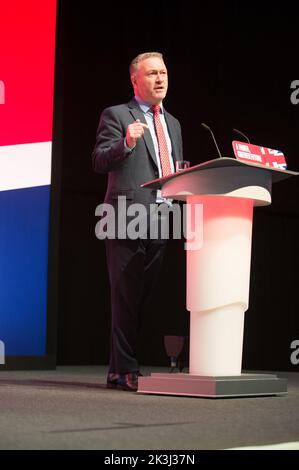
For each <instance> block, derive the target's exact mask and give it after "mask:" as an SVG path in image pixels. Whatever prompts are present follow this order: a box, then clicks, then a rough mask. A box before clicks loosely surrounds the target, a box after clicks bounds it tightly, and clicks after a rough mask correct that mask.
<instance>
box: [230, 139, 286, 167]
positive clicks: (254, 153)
mask: <svg viewBox="0 0 299 470" xmlns="http://www.w3.org/2000/svg"><path fill="white" fill-rule="evenodd" d="M232 144H233V149H234V153H235V157H236V158H237V159H238V160H242V161H244V162H246V163H248V162H251V163H257V164H259V165H264V166H269V167H271V168H278V169H279V170H286V168H287V164H286V161H285V158H284V154H283V153H282V152H281V151H280V150H273V149H269V148H267V147H261V146H259V145H253V144H248V143H247V142H239V141H237V140H234V141H233V143H232Z"/></svg>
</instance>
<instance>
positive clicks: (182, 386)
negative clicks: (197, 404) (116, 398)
mask: <svg viewBox="0 0 299 470" xmlns="http://www.w3.org/2000/svg"><path fill="white" fill-rule="evenodd" d="M138 393H149V394H156V395H182V396H192V397H206V398H224V397H247V396H248V397H249V396H258V395H261V396H266V395H285V394H287V380H286V379H279V378H278V377H277V376H276V375H272V374H241V375H235V376H223V377H209V376H199V375H190V374H183V373H173V374H159V373H153V374H151V375H150V376H148V377H139V378H138Z"/></svg>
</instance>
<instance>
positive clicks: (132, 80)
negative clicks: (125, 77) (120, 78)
mask: <svg viewBox="0 0 299 470" xmlns="http://www.w3.org/2000/svg"><path fill="white" fill-rule="evenodd" d="M131 83H132V85H133V86H135V85H136V83H137V80H136V75H134V74H132V75H131Z"/></svg>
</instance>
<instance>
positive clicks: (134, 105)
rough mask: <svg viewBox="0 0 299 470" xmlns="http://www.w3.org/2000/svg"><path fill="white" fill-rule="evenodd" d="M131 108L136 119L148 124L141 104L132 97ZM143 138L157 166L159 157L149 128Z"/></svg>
mask: <svg viewBox="0 0 299 470" xmlns="http://www.w3.org/2000/svg"><path fill="white" fill-rule="evenodd" d="M129 108H130V113H131V114H132V116H133V117H134V119H135V120H136V119H140V121H141V122H144V124H146V119H145V117H144V114H143V112H142V111H141V109H140V108H139V105H138V103H137V101H136V100H135V99H132V100H131V101H130V103H129ZM143 139H144V141H145V145H146V147H147V150H148V153H149V154H150V156H151V158H152V160H153V162H154V164H155V165H156V166H158V163H157V157H156V153H155V149H154V144H153V141H152V138H151V134H150V132H149V130H145V132H144V134H143Z"/></svg>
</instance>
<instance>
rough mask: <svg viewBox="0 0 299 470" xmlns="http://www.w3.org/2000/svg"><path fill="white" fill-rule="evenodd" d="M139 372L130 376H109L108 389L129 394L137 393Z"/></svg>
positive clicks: (129, 374)
mask: <svg viewBox="0 0 299 470" xmlns="http://www.w3.org/2000/svg"><path fill="white" fill-rule="evenodd" d="M139 375H140V374H139V372H129V373H128V374H108V378H107V388H116V389H118V390H125V391H127V392H137V389H138V376H139Z"/></svg>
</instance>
